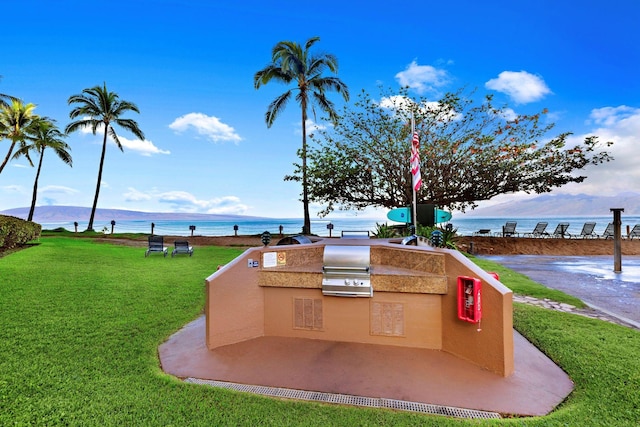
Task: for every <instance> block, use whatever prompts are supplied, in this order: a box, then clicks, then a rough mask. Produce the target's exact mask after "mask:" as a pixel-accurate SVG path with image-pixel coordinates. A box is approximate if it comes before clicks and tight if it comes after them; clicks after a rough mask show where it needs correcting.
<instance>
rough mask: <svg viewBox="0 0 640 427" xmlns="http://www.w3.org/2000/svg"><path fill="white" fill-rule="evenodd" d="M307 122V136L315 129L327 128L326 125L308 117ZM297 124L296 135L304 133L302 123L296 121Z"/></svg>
mask: <svg viewBox="0 0 640 427" xmlns="http://www.w3.org/2000/svg"><path fill="white" fill-rule="evenodd" d="M305 124H306V128H305V129H306V130H307V136H309V135H311V134H312V133H314V132H315V131H318V130H325V129H326V128H327V127H326V126H324V125H321V124H318V123H316V122H314V121H313V120H311V119H307V121H306V122H305ZM296 126H297V129H296V131H295V133H296V135H302V125H301V124H300V123H296Z"/></svg>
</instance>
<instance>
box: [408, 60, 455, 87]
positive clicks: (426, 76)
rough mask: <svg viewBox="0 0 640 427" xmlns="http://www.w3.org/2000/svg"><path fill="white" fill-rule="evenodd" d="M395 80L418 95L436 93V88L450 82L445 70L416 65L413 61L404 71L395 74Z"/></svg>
mask: <svg viewBox="0 0 640 427" xmlns="http://www.w3.org/2000/svg"><path fill="white" fill-rule="evenodd" d="M396 80H398V83H400V85H402V86H408V87H410V88H411V89H414V90H415V91H416V92H418V93H420V94H422V93H426V92H431V93H434V92H437V88H440V87H443V86H446V85H447V84H449V82H450V78H449V73H447V71H446V70H442V69H438V68H435V67H432V66H431V65H418V63H417V62H416V61H415V60H414V61H412V62H411V64H409V65H408V66H407V68H406V69H405V70H404V71H400V72H399V73H398V74H396Z"/></svg>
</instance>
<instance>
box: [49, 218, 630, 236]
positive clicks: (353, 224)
mask: <svg viewBox="0 0 640 427" xmlns="http://www.w3.org/2000/svg"><path fill="white" fill-rule="evenodd" d="M507 221H516V222H517V227H516V232H518V233H521V234H523V233H529V232H531V231H533V229H534V227H535V226H536V224H537V223H538V222H540V221H546V222H548V223H549V224H548V226H547V230H546V231H547V232H549V233H551V232H553V230H554V229H555V227H556V225H557V224H558V223H559V222H568V223H569V229H568V232H569V233H570V234H580V231H581V230H582V226H583V225H584V223H585V222H589V221H595V222H596V228H595V232H596V234H602V233H603V232H604V229H605V228H606V226H607V224H608V223H610V222H612V221H613V216H596V217H584V216H567V217H548V218H513V217H505V218H477V217H465V216H464V215H459V216H456V215H454V216H453V218H452V220H451V221H450V223H451V225H452V226H453V228H454V229H456V230H457V234H459V235H462V236H470V235H472V234H473V233H474V232H476V231H478V230H480V229H489V230H491V233H492V234H493V233H498V232H500V231H501V230H502V226H503V225H504V224H505V223H506V222H507ZM302 224H303V220H302V219H301V218H300V219H298V218H263V219H253V218H252V219H247V220H239V221H179V220H170V221H169V220H167V221H154V222H153V225H154V226H153V233H155V234H161V235H168V236H190V235H191V234H192V232H191V230H190V228H189V227H190V226H192V225H193V226H195V227H196V229H195V230H194V231H193V235H196V236H233V235H234V234H235V233H236V231H235V230H234V226H238V230H237V234H238V235H255V234H260V233H262V232H264V231H268V232H270V233H272V234H278V233H280V227H282V232H283V233H284V234H288V235H291V234H298V233H300V232H301V230H302ZM329 224H331V225H332V226H333V229H331V230H329V229H328V228H327V226H328V225H329ZM377 224H387V225H400V224H399V223H396V222H393V221H388V220H386V219H380V218H378V219H376V218H357V217H356V218H325V219H312V220H311V232H312V234H315V235H318V236H329V235H331V236H334V237H335V236H340V235H341V234H342V232H343V231H369V232H371V233H373V232H374V231H375V230H376V227H377ZM635 224H640V216H637V215H636V216H632V215H630V216H625V215H624V213H622V234H623V235H626V233H627V227H628V228H632V227H633V226H634V225H635ZM151 225H152V222H151V221H148V220H144V221H116V224H115V226H114V227H113V231H114V232H115V233H147V234H150V233H151V232H152V230H151ZM442 225H444V224H442ZM58 227H63V228H65V229H67V230H69V231H74V229H75V226H74V223H73V221H66V222H65V221H59V222H48V223H42V228H43V229H48V230H50V229H55V228H58ZM86 228H87V222H86V221H85V222H81V221H79V222H78V231H84V230H85V229H86ZM111 228H112V227H111V221H94V230H96V231H104V232H105V233H111Z"/></svg>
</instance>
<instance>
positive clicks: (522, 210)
mask: <svg viewBox="0 0 640 427" xmlns="http://www.w3.org/2000/svg"><path fill="white" fill-rule="evenodd" d="M611 208H624V212H623V215H640V193H633V192H626V193H620V194H617V195H615V196H591V195H586V194H576V195H569V194H559V195H551V194H543V195H541V196H537V197H533V198H530V199H525V200H522V199H520V200H514V201H509V202H505V203H500V204H497V205H493V206H488V207H486V208H479V209H475V210H473V211H469V212H466V213H465V214H460V213H454V216H456V217H458V218H459V217H460V216H462V215H464V217H465V218H476V217H477V218H481V217H484V218H503V217H510V218H518V217H520V218H531V217H535V218H542V217H554V216H555V217H559V216H560V217H563V216H564V217H566V216H591V217H594V216H608V215H609V214H610V209H611ZM381 212H383V214H382V215H384V213H385V212H386V210H385V209H381ZM0 214H2V215H10V216H15V217H18V218H22V219H26V218H27V216H28V214H29V208H28V207H24V208H14V209H7V210H4V211H0ZM90 215H91V208H87V207H79V206H37V207H36V210H35V213H34V218H33V219H34V221H35V222H39V223H51V222H58V221H87V220H88V219H89V216H90ZM251 219H269V218H266V217H257V216H246V215H222V214H201V213H187V212H141V211H134V210H125V209H96V217H95V220H96V221H111V220H115V221H145V220H146V221H161V220H168V221H180V220H181V221H189V220H192V221H236V220H237V221H241V220H251Z"/></svg>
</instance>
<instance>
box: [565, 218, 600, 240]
mask: <svg viewBox="0 0 640 427" xmlns="http://www.w3.org/2000/svg"><path fill="white" fill-rule="evenodd" d="M595 228H596V223H595V222H585V223H584V225H583V226H582V231H581V232H580V234H569V237H572V238H576V239H577V238H578V237H581V238H583V239H593V238H596V237H598V235H597V234H596V233H594V232H593V230H594V229H595Z"/></svg>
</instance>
